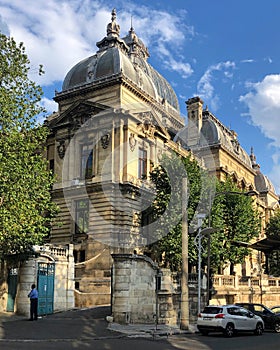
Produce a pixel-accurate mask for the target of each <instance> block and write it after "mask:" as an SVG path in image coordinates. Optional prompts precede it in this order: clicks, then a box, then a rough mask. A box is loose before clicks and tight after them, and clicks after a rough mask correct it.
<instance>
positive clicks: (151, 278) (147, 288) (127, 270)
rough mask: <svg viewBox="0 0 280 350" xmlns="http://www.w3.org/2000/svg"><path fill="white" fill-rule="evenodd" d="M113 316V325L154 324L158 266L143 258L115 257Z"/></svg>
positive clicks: (141, 256)
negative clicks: (114, 323)
mask: <svg viewBox="0 0 280 350" xmlns="http://www.w3.org/2000/svg"><path fill="white" fill-rule="evenodd" d="M112 257H113V259H114V265H113V273H112V279H113V281H112V315H113V319H114V322H117V323H121V324H126V323H154V322H155V315H156V285H155V282H156V274H157V271H158V267H157V265H156V264H155V263H154V262H153V261H152V260H151V259H150V258H148V257H146V256H144V255H135V254H113V255H112Z"/></svg>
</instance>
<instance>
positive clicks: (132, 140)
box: [129, 134, 137, 152]
mask: <svg viewBox="0 0 280 350" xmlns="http://www.w3.org/2000/svg"><path fill="white" fill-rule="evenodd" d="M136 142H137V141H136V138H135V135H134V134H130V136H129V147H130V150H131V152H133V151H134V150H135V146H136Z"/></svg>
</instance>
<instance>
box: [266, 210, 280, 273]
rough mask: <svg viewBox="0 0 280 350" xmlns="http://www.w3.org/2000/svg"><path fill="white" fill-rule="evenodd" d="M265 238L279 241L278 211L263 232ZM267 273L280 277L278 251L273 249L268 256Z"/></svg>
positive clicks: (279, 214) (279, 218)
mask: <svg viewBox="0 0 280 350" xmlns="http://www.w3.org/2000/svg"><path fill="white" fill-rule="evenodd" d="M265 233H266V236H267V238H272V239H277V240H280V210H279V209H278V210H276V211H275V212H274V215H273V216H271V218H270V219H269V222H268V224H267V227H266V230H265ZM269 273H270V274H271V275H273V276H280V250H279V249H274V250H273V251H272V252H271V253H270V256H269Z"/></svg>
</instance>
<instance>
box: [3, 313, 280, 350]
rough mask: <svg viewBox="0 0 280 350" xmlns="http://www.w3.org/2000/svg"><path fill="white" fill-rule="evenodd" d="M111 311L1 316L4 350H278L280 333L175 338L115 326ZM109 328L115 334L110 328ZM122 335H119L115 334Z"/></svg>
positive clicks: (170, 334)
mask: <svg viewBox="0 0 280 350" xmlns="http://www.w3.org/2000/svg"><path fill="white" fill-rule="evenodd" d="M108 315H110V307H108V306H103V307H96V308H91V309H85V310H71V311H67V312H60V313H55V314H52V315H48V316H45V317H42V318H39V319H38V321H32V322H31V321H28V320H27V319H26V318H23V317H20V316H13V317H8V316H7V314H6V315H3V314H0V349H1V350H27V349H28V350H30V349H32V350H37V349H38V350H39V349H40V350H68V349H69V350H80V349H94V350H143V349H145V350H176V349H177V350H178V349H184V350H224V349H225V348H226V349H227V350H264V349H269V350H279V349H280V334H276V333H271V332H270V333H269V332H266V333H264V334H263V335H262V336H261V337H257V336H254V335H253V334H244V335H240V336H236V337H234V338H232V339H226V338H224V337H223V336H222V335H221V334H213V335H211V336H209V337H203V336H201V335H200V334H196V333H194V332H185V333H180V332H177V333H176V334H174V333H173V331H174V330H171V329H169V328H168V327H162V328H161V327H158V328H155V325H149V326H148V325H130V326H125V325H124V326H120V325H115V326H114V327H113V326H112V327H110V325H109V324H108V323H107V321H106V316H108ZM109 328H111V329H109ZM116 330H118V331H116Z"/></svg>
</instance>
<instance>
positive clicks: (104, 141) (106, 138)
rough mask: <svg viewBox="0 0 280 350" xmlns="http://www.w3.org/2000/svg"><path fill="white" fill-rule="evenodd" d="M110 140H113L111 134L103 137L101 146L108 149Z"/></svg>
mask: <svg viewBox="0 0 280 350" xmlns="http://www.w3.org/2000/svg"><path fill="white" fill-rule="evenodd" d="M110 139H111V135H110V134H109V133H107V134H104V135H103V136H101V145H102V147H103V148H104V149H106V148H107V147H108V146H109V143H110Z"/></svg>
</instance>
